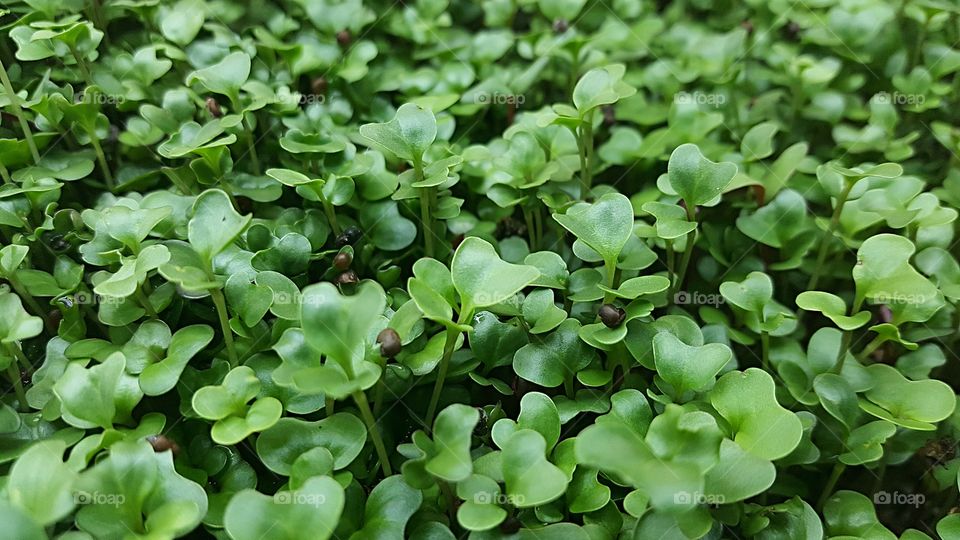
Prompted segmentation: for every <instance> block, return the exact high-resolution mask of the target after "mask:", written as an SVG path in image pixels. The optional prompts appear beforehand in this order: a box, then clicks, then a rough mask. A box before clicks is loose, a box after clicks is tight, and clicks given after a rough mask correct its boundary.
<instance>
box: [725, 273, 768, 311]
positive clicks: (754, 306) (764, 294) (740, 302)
mask: <svg viewBox="0 0 960 540" xmlns="http://www.w3.org/2000/svg"><path fill="white" fill-rule="evenodd" d="M720 294H722V295H723V297H724V298H726V299H727V301H728V302H730V303H731V304H733V305H735V306H737V307H738V308H740V309H742V310H744V311H750V312H753V313H763V308H764V306H766V305H767V303H768V302H770V300H772V299H773V281H772V280H771V279H770V276H768V275H767V274H764V273H763V272H750V274H749V275H747V277H746V279H744V280H743V281H741V282H739V283H737V282H736V281H725V282H723V283H721V284H720Z"/></svg>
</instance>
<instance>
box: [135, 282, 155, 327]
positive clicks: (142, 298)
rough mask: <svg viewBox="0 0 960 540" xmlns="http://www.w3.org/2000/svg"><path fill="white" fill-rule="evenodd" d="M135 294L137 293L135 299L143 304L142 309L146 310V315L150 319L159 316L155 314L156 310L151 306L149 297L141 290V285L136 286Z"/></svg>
mask: <svg viewBox="0 0 960 540" xmlns="http://www.w3.org/2000/svg"><path fill="white" fill-rule="evenodd" d="M135 294H136V295H137V301H138V302H140V305H141V306H143V309H144V310H145V311H146V312H147V315H148V316H149V317H150V318H151V319H157V318H159V315H158V314H157V310H156V309H154V308H153V304H152V303H150V297H149V296H147V294H146V293H145V292H143V287H142V286H140V287H137V290H136V292H135Z"/></svg>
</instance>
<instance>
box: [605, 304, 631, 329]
mask: <svg viewBox="0 0 960 540" xmlns="http://www.w3.org/2000/svg"><path fill="white" fill-rule="evenodd" d="M626 317H627V313H626V312H625V311H623V309H621V308H618V307H616V306H614V305H611V304H604V305H603V306H601V307H600V320H601V321H602V322H603V324H604V325H606V327H607V328H616V327H618V326H620V325H621V324H622V323H623V319H625V318H626Z"/></svg>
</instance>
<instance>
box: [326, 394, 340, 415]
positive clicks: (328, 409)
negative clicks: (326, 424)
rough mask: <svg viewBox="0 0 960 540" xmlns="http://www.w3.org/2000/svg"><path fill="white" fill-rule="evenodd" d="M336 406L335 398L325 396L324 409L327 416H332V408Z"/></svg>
mask: <svg viewBox="0 0 960 540" xmlns="http://www.w3.org/2000/svg"><path fill="white" fill-rule="evenodd" d="M336 408H337V400H335V399H333V398H332V397H330V396H327V397H326V401H325V404H324V411H325V412H326V413H327V418H330V417H331V416H333V413H334V410H335V409H336Z"/></svg>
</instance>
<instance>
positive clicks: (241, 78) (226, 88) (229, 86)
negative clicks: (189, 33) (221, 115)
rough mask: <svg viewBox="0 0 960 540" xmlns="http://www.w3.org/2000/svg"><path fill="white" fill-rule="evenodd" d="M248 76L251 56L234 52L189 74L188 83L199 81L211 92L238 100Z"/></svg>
mask: <svg viewBox="0 0 960 540" xmlns="http://www.w3.org/2000/svg"><path fill="white" fill-rule="evenodd" d="M248 77H250V56H248V55H247V53H245V52H232V53H230V54H228V55H226V56H225V57H223V59H222V60H220V61H219V62H217V63H216V64H213V65H212V66H209V67H206V68H203V69H198V70H196V71H194V72H193V73H191V74H190V75H188V76H187V84H193V83H194V82H199V83H200V84H202V85H203V86H204V87H205V88H206V89H207V90H209V91H211V92H214V93H217V94H222V95H224V96H227V97H229V98H230V99H231V100H236V99H237V97H238V96H239V94H240V87H241V86H243V83H245V82H246V81H247V78H248ZM234 112H239V111H234Z"/></svg>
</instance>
